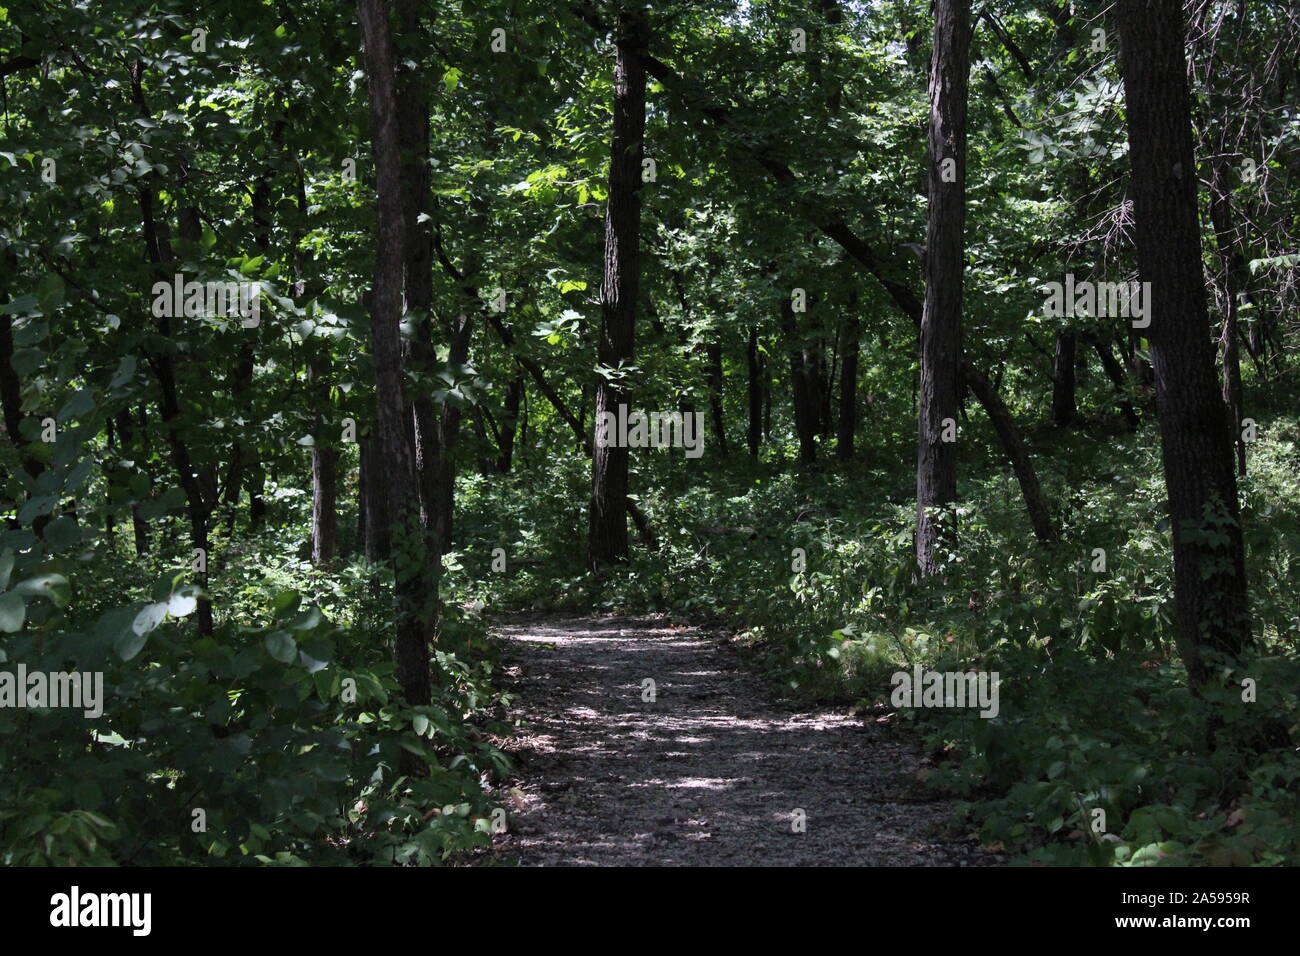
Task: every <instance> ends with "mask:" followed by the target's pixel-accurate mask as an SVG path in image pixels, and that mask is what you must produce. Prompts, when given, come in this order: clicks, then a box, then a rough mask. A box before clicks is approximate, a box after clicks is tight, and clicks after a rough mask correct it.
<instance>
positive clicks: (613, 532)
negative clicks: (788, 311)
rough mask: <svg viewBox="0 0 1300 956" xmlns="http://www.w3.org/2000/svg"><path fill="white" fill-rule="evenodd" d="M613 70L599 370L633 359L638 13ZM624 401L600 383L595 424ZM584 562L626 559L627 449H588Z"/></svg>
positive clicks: (641, 36)
mask: <svg viewBox="0 0 1300 956" xmlns="http://www.w3.org/2000/svg"><path fill="white" fill-rule="evenodd" d="M618 33H619V40H618V47H617V54H616V59H615V64H614V135H613V149H612V151H611V156H610V164H609V202H608V205H607V206H606V212H605V267H604V276H603V278H602V281H601V290H600V293H601V294H600V300H601V327H600V344H599V348H598V358H599V361H600V364H601V365H603V366H606V367H615V366H618V365H619V364H620V363H623V364H630V363H631V361H632V358H633V355H634V342H635V328H636V300H637V292H638V289H639V287H640V281H641V263H640V248H639V242H640V236H639V231H640V225H641V192H640V191H641V154H642V149H643V143H642V139H643V137H644V135H645V89H646V81H645V67H644V66H643V65H642V63H641V60H640V58H639V57H638V56H637V55H636V54H637V53H638V51H640V50H642V49H644V47H645V44H646V39H647V38H646V25H645V21H644V20H643V19H642V17H641V15H640V14H639V13H637V14H630V13H624V14H621V15H620V16H619V22H618ZM626 401H627V392H626V390H625V389H624V388H623V387H622V385H621V384H616V383H613V382H610V381H608V380H606V379H604V378H602V379H601V380H600V382H599V383H598V384H597V387H596V416H597V422H599V421H601V420H602V416H603V415H605V414H609V415H614V416H615V417H617V415H618V406H619V405H620V404H624V403H626ZM595 444H596V446H597V447H595V448H594V449H593V455H592V459H591V462H592V467H591V510H590V525H589V533H588V538H587V563H588V564H589V565H590V566H591V567H592V568H593V569H595V568H599V567H601V566H602V565H607V564H610V563H613V562H617V561H625V560H626V559H627V555H628V537H627V491H628V485H627V473H628V450H627V449H626V448H616V447H612V446H611V445H609V444H606V445H605V447H600V443H595Z"/></svg>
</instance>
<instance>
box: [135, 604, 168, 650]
mask: <svg viewBox="0 0 1300 956" xmlns="http://www.w3.org/2000/svg"><path fill="white" fill-rule="evenodd" d="M166 617H167V605H166V603H164V602H162V601H156V602H154V603H153V604H146V605H145V606H144V607H142V608H141V609H140V613H138V614H137V615H136V616H135V620H134V621H133V622H132V623H131V630H133V631H135V633H136V634H137V635H139V636H140V637H144V636H146V635H147V634H148V633H149V632H150V631H152V630H153V629H154V628H155V627H157V626H158V625H159V624H161V623H162V622H163V621H164V620H165V619H166ZM142 643H143V642H142Z"/></svg>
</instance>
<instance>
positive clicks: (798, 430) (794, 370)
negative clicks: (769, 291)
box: [781, 298, 821, 466]
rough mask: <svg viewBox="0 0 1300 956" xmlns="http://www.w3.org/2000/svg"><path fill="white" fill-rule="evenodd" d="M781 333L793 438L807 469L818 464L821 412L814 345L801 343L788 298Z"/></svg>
mask: <svg viewBox="0 0 1300 956" xmlns="http://www.w3.org/2000/svg"><path fill="white" fill-rule="evenodd" d="M781 331H782V332H783V333H784V334H785V341H786V353H787V355H788V356H789V359H790V399H791V403H792V405H793V406H794V431H795V436H796V437H797V438H798V439H799V464H800V465H801V466H809V465H812V464H814V463H815V462H816V461H817V431H818V424H819V417H820V410H821V407H820V400H819V396H818V389H817V385H816V376H815V375H814V374H813V363H812V356H811V353H812V351H813V349H814V346H812V345H810V344H808V343H807V342H805V341H802V335H801V330H800V328H799V323H798V320H797V319H796V318H795V311H794V306H793V304H792V303H791V301H790V300H789V299H787V298H783V299H782V300H781Z"/></svg>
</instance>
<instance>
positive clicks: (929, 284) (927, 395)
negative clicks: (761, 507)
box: [916, 0, 971, 575]
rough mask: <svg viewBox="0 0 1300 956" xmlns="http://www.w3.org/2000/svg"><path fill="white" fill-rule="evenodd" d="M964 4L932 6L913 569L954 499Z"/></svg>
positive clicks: (938, 534)
mask: <svg viewBox="0 0 1300 956" xmlns="http://www.w3.org/2000/svg"><path fill="white" fill-rule="evenodd" d="M970 34H971V27H970V3H969V0H938V2H936V4H935V9H934V51H933V54H932V59H931V65H930V131H929V148H928V156H929V161H930V164H929V178H928V183H929V192H928V195H929V211H928V213H927V218H926V230H925V234H926V255H925V267H924V268H925V308H924V311H923V312H922V316H921V385H920V392H919V396H918V401H919V405H920V424H919V433H918V438H917V460H916V509H917V522H916V564H917V568H918V569H919V571H920V573H921V574H922V575H929V574H932V573H933V572H934V571H935V569H936V567H937V564H938V555H937V553H936V552H937V551H938V549H939V547H940V543H941V542H942V541H944V540H950V536H951V533H952V531H953V530H954V529H952V527H951V525H952V522H953V516H952V514H951V511H950V506H951V504H952V502H953V501H954V500H955V499H956V497H957V443H956V441H955V437H956V436H955V433H954V432H955V428H956V422H957V414H958V405H959V402H960V399H961V307H962V282H963V274H964V272H965V268H966V263H965V248H966V246H965V242H966V86H967V76H968V74H969V72H970Z"/></svg>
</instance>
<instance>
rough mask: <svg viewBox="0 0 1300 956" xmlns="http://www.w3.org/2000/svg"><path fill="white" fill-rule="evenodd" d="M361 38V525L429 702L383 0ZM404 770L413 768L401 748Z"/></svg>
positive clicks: (414, 694) (408, 667) (407, 669)
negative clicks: (369, 440) (364, 180)
mask: <svg viewBox="0 0 1300 956" xmlns="http://www.w3.org/2000/svg"><path fill="white" fill-rule="evenodd" d="M357 9H358V13H359V15H360V24H361V37H362V44H363V48H364V60H365V70H366V81H367V86H368V96H369V100H370V135H371V144H372V148H373V153H374V158H375V174H376V177H375V178H376V189H377V193H378V201H377V204H376V214H377V218H376V229H375V232H376V237H375V272H374V289H373V290H372V295H371V320H370V321H371V326H370V330H371V331H370V334H371V347H372V350H373V353H374V363H375V408H376V424H377V429H376V435H375V436H374V442H375V454H374V457H373V458H372V460H371V462H370V464H371V467H372V471H371V473H370V474H369V475H368V476H367V479H368V480H369V481H372V482H374V483H375V485H376V487H377V489H378V490H379V491H380V493H379V494H377V495H375V496H374V497H373V499H372V508H371V511H370V514H369V515H368V518H367V527H368V528H370V526H371V522H373V532H374V535H375V540H376V542H377V544H376V548H377V551H378V554H379V556H380V557H381V558H383V559H386V560H388V561H390V562H391V563H392V565H393V572H394V577H395V580H396V606H395V608H394V612H395V618H396V621H395V623H396V639H395V641H394V645H393V660H394V662H395V664H396V666H397V679H398V683H399V684H401V687H402V692H403V694H404V696H405V697H406V702H407V703H408V704H410V705H412V706H419V705H423V704H428V703H429V701H430V694H431V691H430V678H429V643H428V637H427V630H426V628H427V622H428V620H429V614H428V612H427V609H426V602H436V600H437V591H436V587H435V589H434V590H433V593H432V594H429V593H427V592H426V591H425V587H424V581H423V580H422V579H423V578H424V577H425V576H424V574H423V570H424V569H423V561H424V556H423V548H421V547H420V546H419V545H420V543H421V541H420V536H419V534H418V533H416V532H415V530H414V525H415V522H414V521H413V520H412V518H413V517H414V516H415V515H417V514H418V511H417V510H416V509H417V505H416V502H417V501H418V499H417V497H416V484H415V473H414V469H413V462H412V458H411V449H410V445H409V443H408V438H407V429H406V421H407V416H406V409H407V407H408V406H407V404H406V401H405V396H404V394H403V391H404V389H403V383H402V344H401V318H402V275H403V260H404V256H405V245H404V235H403V215H404V213H403V190H402V178H401V159H400V149H399V145H398V144H399V137H398V113H397V99H396V95H395V92H394V87H395V75H394V68H393V64H394V55H393V43H392V36H391V33H390V30H389V22H388V17H389V11H388V4H387V2H386V0H359V2H358V4H357ZM403 755H404V760H405V761H406V767H405V769H407V770H408V771H409V770H412V769H415V767H416V766H418V765H414V764H413V762H412V761H411V760H410V758H409V755H408V754H407V753H406V751H403Z"/></svg>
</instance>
